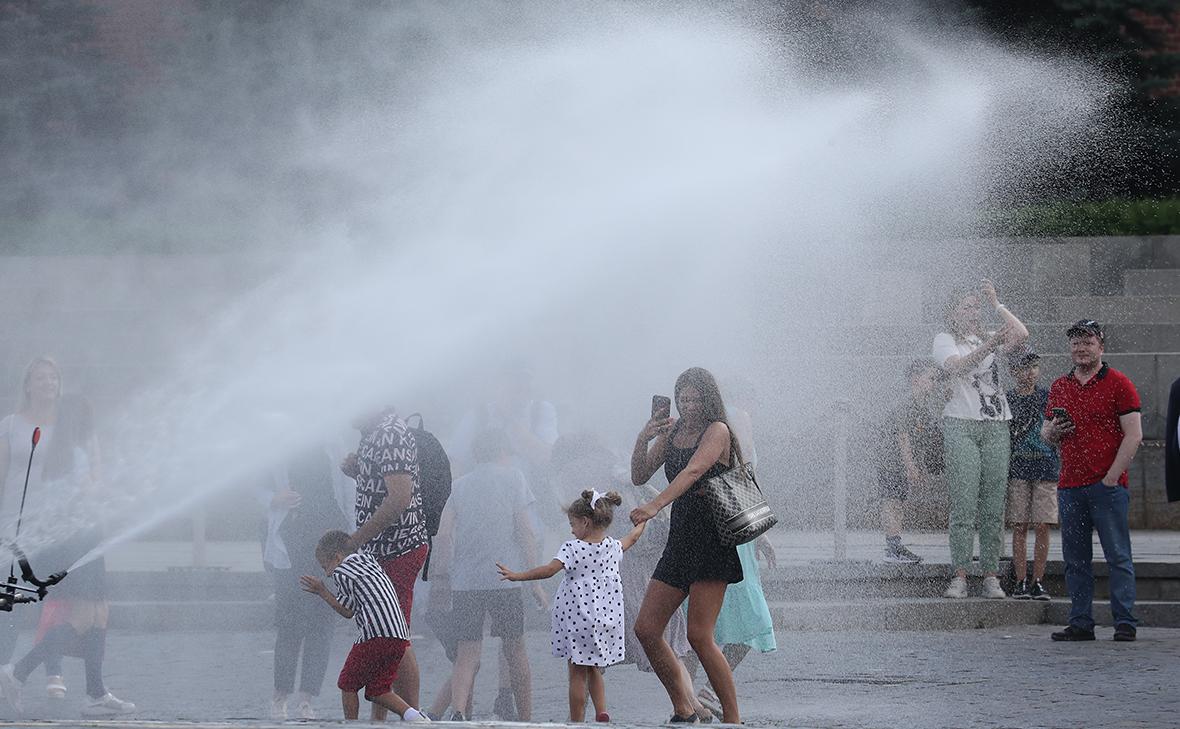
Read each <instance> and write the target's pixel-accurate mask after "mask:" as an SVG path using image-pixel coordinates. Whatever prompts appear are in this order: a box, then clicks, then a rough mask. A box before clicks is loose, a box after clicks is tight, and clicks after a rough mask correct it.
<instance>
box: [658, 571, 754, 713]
mask: <svg viewBox="0 0 1180 729" xmlns="http://www.w3.org/2000/svg"><path fill="white" fill-rule="evenodd" d="M727 586H728V585H727V584H726V583H725V582H722V581H707V582H695V583H693V585H692V586H691V587H690V588H689V592H688V593H687V594H686V593H685V592H684V591H683V590H678V589H676V588H675V587H672V586H671V585H667V584H665V583H663V582H660V581H658V580H652V581H650V582H649V583H648V586H647V593H646V594H645V595H644V596H643V604H642V605H641V606H640V608H639V616H638V617H637V618H636V621H635V636H636V637H637V638H638V639H639V642H640V643H641V644H642V645H643V650H644V652H645V653H646V654H647V659H648V660H649V661H651V664H652V668H653V669H655V672H656V675H657V676H658V677H659V679H660V682H661V683H662V684H664V689H665V690H666V691H667V692H668V698H669V699H670V700H671V701H672V710H673V711H674V712H675V713H676V715H677V716H688V715H690V714H692V713H693V701H692V698H691V696H692V688H691V686H692V684H691V682H690V681H689V678H688V675H687V671H686V670H685V669H684V667H683V664H681V663H680V661H679V660H678V659H677V658H676V654H675V653H674V652H673V651H672V647H671V646H670V645H668V642H667V641H666V640H664V628H666V627H667V625H668V620H669V619H670V618H671V617H672V612H673V611H674V610H676V609H677V608H679V607H680V604H681V603H682V602H684V599H685V598H686V597H687V598H689V600H688V642H689V644H690V645H692V649H693V651H694V652H695V653H696V654H697V657H698V659H699V660H700V662H701V666H702V667H703V668H704V669H705V674H706V675H707V676H708V677H709V683H710V684H712V686H713V691H714V692H715V693H716V694H717V698H718V700H719V701H720V702H721V708H722V713H723V716H722V721H724V722H726V723H732V724H738V723H741V714H740V712H739V711H738V706H737V691H736V690H735V689H734V685H733V672H732V671H730V668H729V663H728V662H727V661H726V658H725V655H724V654H723V653H722V652H721V649H720V648H718V647H717V643H715V642H714V640H713V631H714V629H715V628H716V625H717V615H718V613H720V612H721V603H722V601H723V600H724V599H725V589H726V587H727Z"/></svg>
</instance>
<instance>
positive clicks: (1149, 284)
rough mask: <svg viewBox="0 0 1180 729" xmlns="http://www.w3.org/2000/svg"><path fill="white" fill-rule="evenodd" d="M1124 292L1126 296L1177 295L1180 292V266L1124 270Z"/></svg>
mask: <svg viewBox="0 0 1180 729" xmlns="http://www.w3.org/2000/svg"><path fill="white" fill-rule="evenodd" d="M1123 293H1124V295H1126V296H1175V295H1177V294H1180V268H1149V269H1130V270H1127V271H1123Z"/></svg>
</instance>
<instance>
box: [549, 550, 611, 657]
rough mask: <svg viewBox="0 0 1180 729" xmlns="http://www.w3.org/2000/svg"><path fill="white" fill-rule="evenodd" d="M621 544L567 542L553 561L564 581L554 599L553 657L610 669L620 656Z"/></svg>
mask: <svg viewBox="0 0 1180 729" xmlns="http://www.w3.org/2000/svg"><path fill="white" fill-rule="evenodd" d="M622 557H623V545H622V543H621V542H619V540H617V539H612V538H610V537H607V538H606V539H603V540H602V541H601V542H599V543H598V544H592V543H590V542H583V541H582V540H580V539H571V540H570V541H568V542H566V543H565V544H563V545H561V549H559V550H558V551H557V559H558V560H560V561H561V563H562V564H563V565H565V577H564V578H563V579H562V581H561V587H559V588H557V596H556V597H554V598H553V637H552V641H551V642H552V645H553V655H555V656H557V657H558V658H566V659H568V660H569V662H570V663H573V664H574V665H576V666H611V665H614V664H616V663H620V662H622V660H623V658H624V657H625V655H626V654H625V651H626V647H625V646H626V640H625V628H624V627H623V581H622V579H620V577H619V560H620V559H622Z"/></svg>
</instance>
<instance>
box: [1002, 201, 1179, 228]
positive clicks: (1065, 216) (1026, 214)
mask: <svg viewBox="0 0 1180 729" xmlns="http://www.w3.org/2000/svg"><path fill="white" fill-rule="evenodd" d="M986 227H987V228H988V233H989V234H991V235H1003V236H1021V237H1024V236H1028V237H1066V236H1087V235H1180V198H1173V199H1170V200H1107V201H1104V202H1087V203H1065V202H1063V203H1051V204H1048V205H1034V206H1030V207H1026V208H1018V209H1016V210H1011V211H1006V212H1000V213H995V214H994V215H993V216H992V217H991V219H990V220H989V221H988V222H987V224H986Z"/></svg>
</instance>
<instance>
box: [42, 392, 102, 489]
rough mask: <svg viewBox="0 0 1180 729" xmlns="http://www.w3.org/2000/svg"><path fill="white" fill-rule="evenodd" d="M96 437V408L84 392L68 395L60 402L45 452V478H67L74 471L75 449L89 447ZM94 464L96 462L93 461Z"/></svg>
mask: <svg viewBox="0 0 1180 729" xmlns="http://www.w3.org/2000/svg"><path fill="white" fill-rule="evenodd" d="M93 436H94V409H93V408H92V407H91V406H90V401H89V400H87V399H86V398H84V397H82V396H81V395H65V396H64V397H62V398H61V400H59V401H58V404H57V421H56V422H55V423H54V425H53V437H52V438H50V439H49V449H48V450H47V451H46V453H45V470H44V474H45V479H46V480H51V479H55V478H64V477H66V476H70V475H72V474H73V473H74V469H75V467H76V463H77V462H76V459H75V458H74V451H75V450H76V449H78V448H81V449H82V450H86V444H87V443H88V442H89V441H90V439H91V438H92V437H93ZM91 465H93V464H91Z"/></svg>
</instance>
